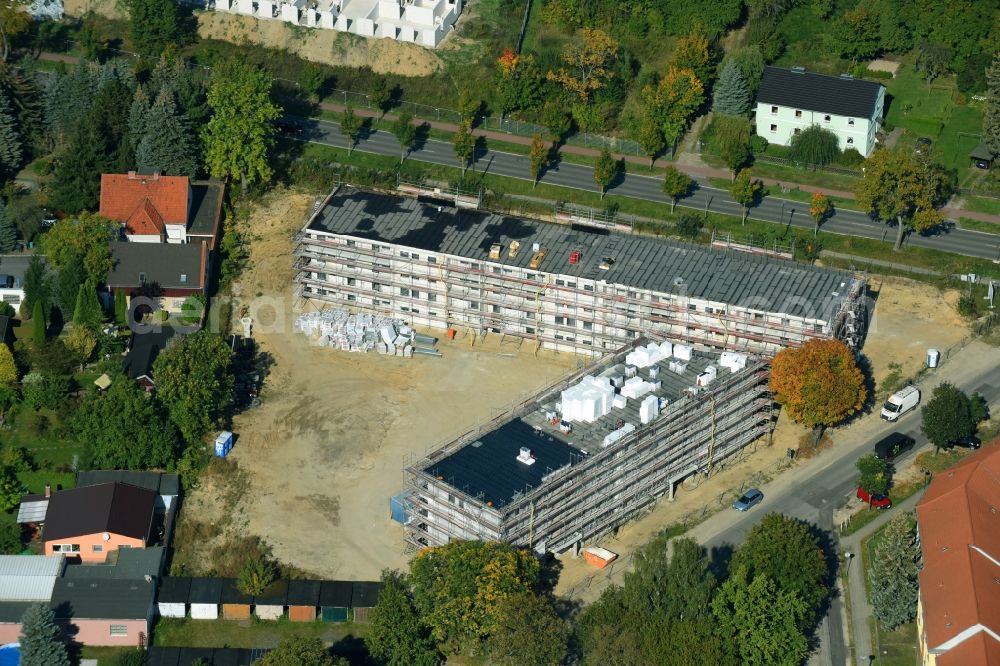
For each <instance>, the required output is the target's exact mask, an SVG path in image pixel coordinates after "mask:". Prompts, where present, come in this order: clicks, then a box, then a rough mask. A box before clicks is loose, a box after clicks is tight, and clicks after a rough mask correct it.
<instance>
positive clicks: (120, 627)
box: [111, 624, 128, 636]
mask: <svg viewBox="0 0 1000 666" xmlns="http://www.w3.org/2000/svg"><path fill="white" fill-rule="evenodd" d="M111 635H112V636H128V625H127V624H112V625H111Z"/></svg>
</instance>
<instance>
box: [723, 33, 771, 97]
mask: <svg viewBox="0 0 1000 666" xmlns="http://www.w3.org/2000/svg"><path fill="white" fill-rule="evenodd" d="M729 59H730V60H732V61H733V62H735V63H736V66H737V68H739V70H740V74H742V75H743V80H744V81H746V84H747V93H748V95H749V96H750V99H751V100H752V99H754V98H756V97H757V89H758V88H759V87H760V80H761V79H762V78H763V77H764V67H765V64H764V56H763V55H762V54H761V52H760V47H759V46H757V45H755V44H751V45H749V46H743V47H741V48H738V49H736V50H735V51H732V52H731V53H730V55H729Z"/></svg>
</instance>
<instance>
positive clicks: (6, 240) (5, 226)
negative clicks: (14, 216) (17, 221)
mask: <svg viewBox="0 0 1000 666" xmlns="http://www.w3.org/2000/svg"><path fill="white" fill-rule="evenodd" d="M15 249H17V228H16V227H15V226H14V222H13V220H11V219H10V215H8V214H7V206H6V205H5V204H4V203H3V202H2V201H0V252H13V251H14V250H15Z"/></svg>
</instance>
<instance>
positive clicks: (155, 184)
mask: <svg viewBox="0 0 1000 666" xmlns="http://www.w3.org/2000/svg"><path fill="white" fill-rule="evenodd" d="M222 195H223V185H222V183H218V182H202V181H194V182H192V181H191V180H190V179H189V178H188V177H187V176H163V175H160V174H159V173H156V172H153V173H149V174H145V173H138V172H136V171H130V172H128V173H127V174H119V173H106V174H103V175H102V176H101V207H100V214H101V215H103V216H104V217H106V218H108V219H111V220H114V221H116V222H119V223H121V225H122V227H123V232H124V235H125V238H126V239H127V240H129V241H131V242H137V243H177V244H182V243H198V242H202V241H204V242H205V243H207V244H208V248H209V250H211V249H213V248H214V247H215V242H216V240H217V238H218V235H219V221H220V219H221V217H222Z"/></svg>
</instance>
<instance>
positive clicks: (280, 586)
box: [253, 580, 288, 606]
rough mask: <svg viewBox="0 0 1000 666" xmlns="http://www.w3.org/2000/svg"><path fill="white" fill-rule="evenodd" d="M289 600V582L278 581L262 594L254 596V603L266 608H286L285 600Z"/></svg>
mask: <svg viewBox="0 0 1000 666" xmlns="http://www.w3.org/2000/svg"><path fill="white" fill-rule="evenodd" d="M287 598H288V581H287V580H276V581H274V582H273V583H271V584H270V585H268V586H267V589H266V590H264V591H263V592H262V593H260V594H256V595H254V598H253V602H254V604H256V605H264V606H284V605H285V599H287Z"/></svg>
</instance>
